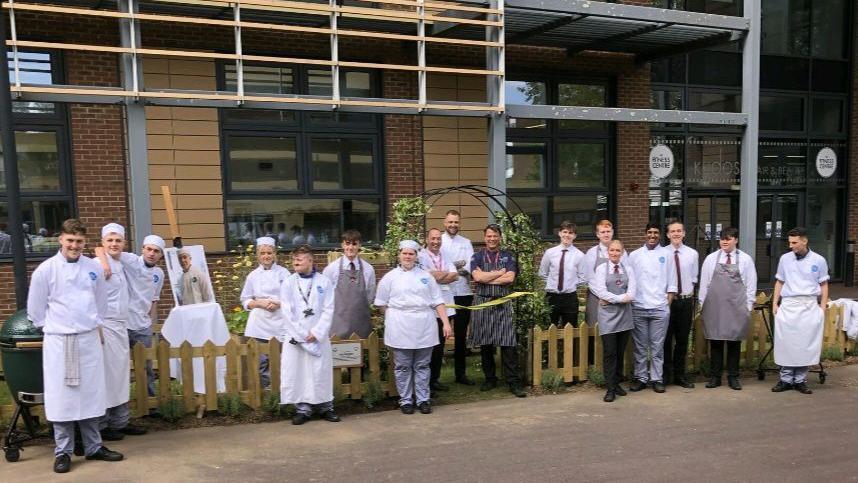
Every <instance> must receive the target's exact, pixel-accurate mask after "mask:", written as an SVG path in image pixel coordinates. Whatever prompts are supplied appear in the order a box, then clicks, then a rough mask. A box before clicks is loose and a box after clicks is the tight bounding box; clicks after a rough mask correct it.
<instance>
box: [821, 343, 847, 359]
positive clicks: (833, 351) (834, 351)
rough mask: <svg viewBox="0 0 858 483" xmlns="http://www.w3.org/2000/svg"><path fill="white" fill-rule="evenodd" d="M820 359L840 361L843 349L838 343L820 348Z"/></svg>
mask: <svg viewBox="0 0 858 483" xmlns="http://www.w3.org/2000/svg"><path fill="white" fill-rule="evenodd" d="M822 359H823V360H826V361H842V360H843V349H842V348H841V347H840V346H839V345H835V346H831V347H826V348H825V349H823V350H822Z"/></svg>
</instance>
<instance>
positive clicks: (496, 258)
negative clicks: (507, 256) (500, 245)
mask: <svg viewBox="0 0 858 483" xmlns="http://www.w3.org/2000/svg"><path fill="white" fill-rule="evenodd" d="M489 253H490V252H489V250H488V249H486V251H485V253H484V254H483V260H485V262H486V263H492V259H491V258H489ZM499 261H500V250H498V254H497V255H495V261H494V264H495V266H497V264H498V262H499Z"/></svg>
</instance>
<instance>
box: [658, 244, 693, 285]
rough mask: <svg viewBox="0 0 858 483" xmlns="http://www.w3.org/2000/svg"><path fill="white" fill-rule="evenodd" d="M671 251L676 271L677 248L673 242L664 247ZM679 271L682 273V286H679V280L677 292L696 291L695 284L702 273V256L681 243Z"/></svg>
mask: <svg viewBox="0 0 858 483" xmlns="http://www.w3.org/2000/svg"><path fill="white" fill-rule="evenodd" d="M664 248H665V249H667V250H668V251H669V252H670V257H671V260H673V263H674V268H673V271H674V273H675V272H676V250H677V248H676V247H674V246H673V245H672V244H671V245H667V246H666V247H664ZM678 250H679V272H680V273H681V274H682V287H680V286H679V281H678V280H677V287H676V289H677V294H678V295H690V294H692V293H694V284H695V283H697V277H698V276H699V275H700V256H699V255H698V253H697V250H695V249H693V248H691V247H689V246H687V245H685V244H684V243H681V244H680V245H679V248H678Z"/></svg>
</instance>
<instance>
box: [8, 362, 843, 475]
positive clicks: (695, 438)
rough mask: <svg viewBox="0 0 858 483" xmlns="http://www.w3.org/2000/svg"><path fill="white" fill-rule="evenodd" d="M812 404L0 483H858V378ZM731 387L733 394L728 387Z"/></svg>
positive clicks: (91, 468) (499, 419) (153, 452)
mask: <svg viewBox="0 0 858 483" xmlns="http://www.w3.org/2000/svg"><path fill="white" fill-rule="evenodd" d="M812 377H813V378H812V380H811V387H812V388H813V389H814V391H815V392H814V394H813V395H809V396H807V395H802V394H799V393H797V392H795V391H790V392H788V393H781V394H774V393H772V392H771V391H770V390H769V389H770V387H771V386H772V384H773V383H774V382H775V381H774V377H773V375H770V376H769V377H768V378H767V380H766V381H764V382H760V381H757V380H756V379H754V380H750V379H746V380H745V381H744V382H745V389H744V390H742V391H733V390H731V389H729V388H728V387H726V386H722V387H720V388H717V389H705V388H703V386H702V384H698V386H697V388H695V389H693V390H684V389H680V388H678V387H676V386H671V387H669V388H668V392H667V393H666V394H656V393H654V392H652V391H651V390H647V391H644V392H642V393H637V394H630V395H629V396H627V397H624V398H620V399H619V400H618V401H617V402H615V403H612V404H606V403H604V402H602V401H601V397H602V393H601V392H596V391H594V390H582V391H577V392H574V393H567V394H562V395H556V396H541V397H529V398H527V399H502V400H494V401H485V402H480V403H472V404H461V405H448V406H440V407H437V408H435V413H434V414H432V415H428V416H427V415H421V414H414V415H411V416H406V415H403V414H400V413H399V412H397V411H387V412H382V413H373V414H365V415H357V416H349V417H347V418H346V419H345V420H344V421H343V422H341V423H339V424H332V423H328V422H325V421H315V420H314V421H311V422H309V423H307V424H305V425H304V426H301V427H295V426H292V425H291V424H289V422H278V423H267V424H256V425H239V426H229V427H214V428H203V429H191V430H181V431H163V432H158V433H153V434H151V435H147V436H141V437H136V438H130V437H129V438H126V440H125V441H120V442H117V443H114V444H112V445H111V447H112V448H113V449H115V450H118V451H122V452H124V453H125V454H126V456H127V459H126V460H125V461H123V462H121V463H105V462H100V461H84V460H83V458H74V460H73V466H72V471H71V473H69V474H68V475H64V476H62V478H61V477H60V476H61V475H54V474H53V473H52V472H51V465H52V460H53V457H52V454H51V451H52V448H51V447H48V446H38V447H33V448H28V449H27V450H26V451H25V452H24V453H23V456H22V460H21V461H19V462H18V463H6V462H0V481H3V482H16V483H17V482H25V481H45V480H46V479H50V481H60V480H61V479H65V480H67V481H87V482H100V481H146V482H152V481H157V482H158V483H164V482H171V481H182V482H186V481H242V482H251V481H290V482H292V481H399V482H402V481H415V480H417V479H419V480H420V481H421V483H425V482H432V481H469V482H470V481H528V480H530V481H534V480H537V481H558V480H561V479H562V480H574V481H607V480H612V481H617V480H628V481H631V480H634V481H711V480H714V479H716V478H717V479H719V480H722V481H778V482H781V483H783V482H790V481H835V480H837V481H858V418H856V416H858V365H853V366H845V367H840V368H834V369H831V370H830V372H829V377H828V381H827V383H826V384H825V385H819V384H818V382H817V379H816V377H815V375H812ZM725 382H726V381H725Z"/></svg>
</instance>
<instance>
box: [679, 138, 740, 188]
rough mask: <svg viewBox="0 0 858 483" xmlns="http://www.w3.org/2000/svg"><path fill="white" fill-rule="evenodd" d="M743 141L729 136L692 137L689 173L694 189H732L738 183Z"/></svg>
mask: <svg viewBox="0 0 858 483" xmlns="http://www.w3.org/2000/svg"><path fill="white" fill-rule="evenodd" d="M740 151H741V141H740V140H739V139H738V138H728V137H718V136H712V137H706V138H703V137H696V136H693V137H689V138H688V143H687V152H688V174H687V175H686V177H685V183H686V184H687V186H689V187H694V188H732V187H733V186H735V185H738V184H739V174H740V172H741V164H740V162H739V159H740V154H741V153H740Z"/></svg>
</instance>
